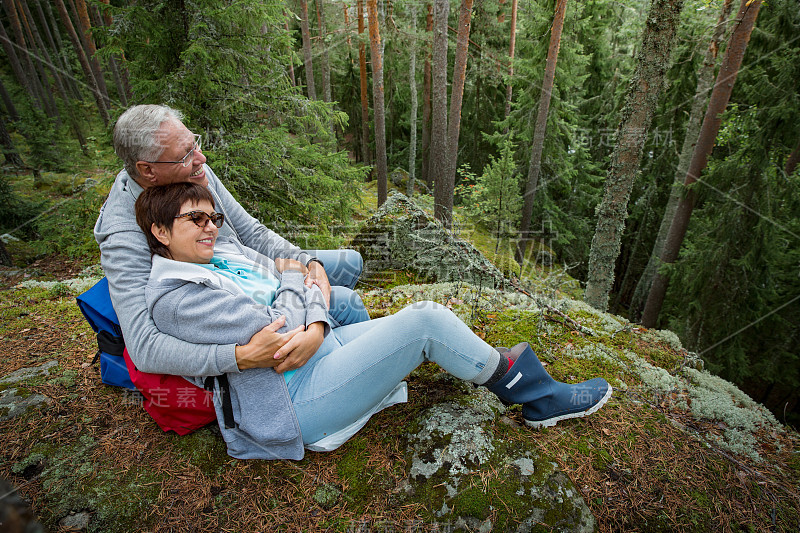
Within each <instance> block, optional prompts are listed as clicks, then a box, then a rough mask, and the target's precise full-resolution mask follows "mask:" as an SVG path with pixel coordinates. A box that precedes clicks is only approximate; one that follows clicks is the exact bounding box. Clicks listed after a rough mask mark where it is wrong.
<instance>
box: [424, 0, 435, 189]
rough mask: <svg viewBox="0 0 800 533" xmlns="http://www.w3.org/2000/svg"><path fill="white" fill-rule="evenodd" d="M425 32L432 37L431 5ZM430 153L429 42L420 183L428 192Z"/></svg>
mask: <svg viewBox="0 0 800 533" xmlns="http://www.w3.org/2000/svg"><path fill="white" fill-rule="evenodd" d="M425 19H426V24H425V31H426V32H427V33H428V34H431V35H432V32H433V5H431V4H428V14H427V15H426V17H425ZM430 151H431V42H430V41H429V40H426V44H425V66H424V67H423V73H422V181H424V182H425V183H426V184H427V185H428V190H432V189H433V179H432V178H431V174H430V171H429V168H430Z"/></svg>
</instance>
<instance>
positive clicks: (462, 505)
mask: <svg viewBox="0 0 800 533" xmlns="http://www.w3.org/2000/svg"><path fill="white" fill-rule="evenodd" d="M450 507H451V508H452V509H453V512H454V513H456V515H458V516H473V517H475V518H479V519H481V520H485V519H486V518H487V517H488V516H489V512H490V504H489V496H488V495H487V494H486V493H484V492H483V490H481V489H480V488H478V487H469V488H467V489H465V490H462V491H459V492H458V494H456V495H455V496H454V497H453V499H452V500H450Z"/></svg>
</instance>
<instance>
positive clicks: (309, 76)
mask: <svg viewBox="0 0 800 533" xmlns="http://www.w3.org/2000/svg"><path fill="white" fill-rule="evenodd" d="M300 33H301V34H302V36H303V65H304V68H305V71H306V90H307V91H308V97H309V98H310V99H311V100H316V99H317V88H316V87H315V86H314V61H313V60H312V53H311V30H309V28H308V0H300Z"/></svg>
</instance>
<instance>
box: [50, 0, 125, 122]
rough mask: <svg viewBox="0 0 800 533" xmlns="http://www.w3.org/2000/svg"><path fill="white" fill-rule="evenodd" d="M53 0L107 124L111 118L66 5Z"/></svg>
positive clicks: (60, 0) (62, 1)
mask: <svg viewBox="0 0 800 533" xmlns="http://www.w3.org/2000/svg"><path fill="white" fill-rule="evenodd" d="M54 2H55V3H56V8H58V14H59V16H60V17H61V22H62V24H63V25H64V27H65V28H66V30H67V34H68V35H69V38H70V40H71V41H72V47H73V48H74V49H75V53H76V54H77V55H78V61H80V63H81V68H83V74H84V76H86V80H87V81H88V82H89V88H90V89H91V91H92V94H93V95H94V99H95V102H96V103H97V110H98V111H99V112H100V116H101V117H102V119H103V122H104V123H105V125H106V126H108V123H109V121H110V120H111V118H110V117H109V116H108V109H107V108H106V106H105V101H104V100H103V95H102V93H101V92H100V89H99V88H98V87H97V80H95V78H94V73H93V72H92V67H91V66H90V65H89V59H88V58H87V57H86V53H85V52H84V50H83V45H82V44H81V40H80V38H79V37H78V34H77V32H76V31H75V27H74V26H73V25H72V21H71V20H70V18H69V13H67V6H65V5H64V0H54Z"/></svg>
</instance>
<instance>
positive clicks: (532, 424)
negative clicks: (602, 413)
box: [525, 385, 614, 429]
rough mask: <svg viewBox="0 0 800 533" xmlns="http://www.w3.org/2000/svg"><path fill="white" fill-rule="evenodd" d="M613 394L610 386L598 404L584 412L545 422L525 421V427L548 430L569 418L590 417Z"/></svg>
mask: <svg viewBox="0 0 800 533" xmlns="http://www.w3.org/2000/svg"><path fill="white" fill-rule="evenodd" d="M612 392H614V389H613V388H612V387H611V385H609V386H608V391H606V393H605V395H604V396H603V397H602V398H601V399H600V401H599V402H597V403H596V404H594V405H593V406H591V407H590V408H589V409H587V410H586V411H578V412H576V413H567V414H565V415H560V416H554V417H553V418H548V419H547V420H525V425H527V426H529V427H532V428H534V429H540V428H549V427H553V426H555V425H556V424H557V423H559V422H561V421H562V420H567V419H570V418H582V417H584V416H586V415H590V414H592V413H595V412H597V410H598V409H600V408H601V407H603V405H605V403H606V402H607V401H608V399H609V398H611V393H612Z"/></svg>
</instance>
